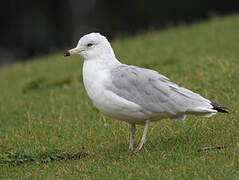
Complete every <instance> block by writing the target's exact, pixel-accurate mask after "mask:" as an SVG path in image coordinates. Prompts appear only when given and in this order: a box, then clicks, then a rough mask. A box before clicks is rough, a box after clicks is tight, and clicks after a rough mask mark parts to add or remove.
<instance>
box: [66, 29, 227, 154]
mask: <svg viewBox="0 0 239 180" xmlns="http://www.w3.org/2000/svg"><path fill="white" fill-rule="evenodd" d="M70 55H80V56H82V57H83V60H84V63H83V82H84V86H85V89H86V92H87V94H88V96H89V98H90V99H91V101H92V103H93V104H94V106H95V107H96V108H98V109H99V111H100V112H102V113H103V114H104V115H106V116H108V117H111V118H113V119H117V120H122V121H125V122H127V123H129V124H131V133H130V139H129V149H130V150H131V151H132V150H133V141H134V134H135V126H136V124H137V125H144V130H143V135H142V138H141V141H140V143H139V145H138V146H137V148H136V149H135V152H137V151H139V150H141V149H142V147H143V146H144V144H145V142H146V134H147V130H148V126H149V123H150V122H153V121H159V120H160V119H164V118H170V119H181V120H184V119H185V118H186V115H188V114H195V115H201V116H204V117H210V116H212V115H214V114H216V113H217V112H221V113H228V111H226V110H225V109H228V108H227V107H225V106H221V105H219V104H216V103H214V102H212V101H210V100H208V99H206V98H204V97H202V96H200V95H199V94H197V93H194V92H192V91H190V90H188V89H186V88H183V87H180V86H178V85H177V84H175V83H173V82H171V81H170V80H169V79H168V78H167V77H165V76H163V75H161V74H159V73H158V72H156V71H154V70H150V69H145V68H141V67H137V66H133V65H126V64H122V63H121V62H119V61H118V60H117V58H116V57H115V54H114V51H113V49H112V47H111V45H110V43H109V41H108V40H107V38H106V37H105V36H103V35H101V34H100V33H90V34H87V35H84V36H83V37H81V38H80V40H79V42H78V44H77V46H76V48H73V49H70V50H68V51H67V52H66V53H65V55H64V56H70Z"/></svg>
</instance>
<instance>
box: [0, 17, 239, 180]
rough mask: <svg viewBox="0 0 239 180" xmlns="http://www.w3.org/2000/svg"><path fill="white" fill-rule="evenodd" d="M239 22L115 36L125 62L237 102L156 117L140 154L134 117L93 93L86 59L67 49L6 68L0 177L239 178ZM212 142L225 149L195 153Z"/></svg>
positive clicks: (1, 80)
mask: <svg viewBox="0 0 239 180" xmlns="http://www.w3.org/2000/svg"><path fill="white" fill-rule="evenodd" d="M238 29H239V16H238V15H235V16H229V17H224V18H221V17H220V18H212V19H210V20H209V21H207V22H201V23H197V24H194V25H190V26H186V25H182V26H179V27H176V28H169V29H168V30H165V31H160V32H159V31H150V32H147V33H144V34H141V35H138V36H136V37H130V38H118V39H116V40H115V41H113V42H112V45H113V48H114V50H115V53H116V56H117V57H118V58H119V59H120V60H121V61H122V62H123V63H127V64H133V65H138V66H142V67H147V68H152V69H154V70H157V71H159V72H160V73H161V74H164V75H166V76H168V77H169V78H170V79H171V80H172V81H174V82H176V83H178V84H180V85H182V86H184V87H186V88H189V89H191V90H193V91H196V92H198V93H200V94H202V95H203V96H205V97H207V98H209V99H211V100H212V101H215V102H217V103H219V104H222V105H225V106H228V107H231V110H230V114H217V115H216V116H213V117H211V118H208V119H207V118H202V117H196V116H189V117H188V118H187V120H186V121H176V122H174V121H171V120H167V119H166V120H162V121H160V122H158V123H151V125H150V128H149V132H148V136H147V143H146V145H145V147H144V149H143V150H142V151H141V152H139V153H137V154H134V153H131V152H129V151H128V141H129V129H130V127H129V125H128V124H126V123H124V122H120V121H115V120H112V119H109V118H107V117H104V116H103V115H102V114H101V113H100V112H99V111H98V110H97V109H95V108H94V107H93V105H92V103H91V102H90V101H89V99H88V97H87V94H86V92H85V90H84V85H83V83H82V73H81V69H82V59H81V58H80V57H71V58H67V59H66V58H64V57H63V53H64V52H61V53H59V54H54V55H51V56H47V57H42V58H38V59H34V60H33V61H29V62H26V63H18V64H14V65H11V66H8V67H2V68H0V179H1V178H13V179H14V178H19V179H37V178H40V179H80V178H82V179H238V178H239V114H238V113H239V107H238V97H239V96H238V91H239V83H238V82H239V50H238V49H239V33H238ZM137 127H138V128H137V132H136V141H137V142H138V141H139V140H140V137H141V133H142V127H140V126H137ZM215 145H226V146H227V148H225V149H221V150H210V151H207V152H200V153H198V152H197V150H198V149H199V148H202V147H207V146H215Z"/></svg>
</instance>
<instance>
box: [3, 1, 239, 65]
mask: <svg viewBox="0 0 239 180" xmlns="http://www.w3.org/2000/svg"><path fill="white" fill-rule="evenodd" d="M238 11H239V6H237V5H236V2H235V1H232V2H230V1H216V2H215V1H209V0H180V1H179V0H167V1H165V0H118V1H113V0H57V1H56V0H52V1H50V0H49V1H44V0H22V1H19V0H18V1H17V0H8V1H5V0H3V1H1V5H0V20H1V28H0V64H3V63H10V62H14V61H17V60H27V59H29V58H30V57H33V56H39V55H44V54H47V53H51V52H54V51H57V50H59V49H63V48H66V47H72V46H73V45H76V43H77V41H78V40H79V38H80V37H81V36H82V35H83V34H86V33H89V32H92V31H98V32H101V33H103V34H104V35H106V36H107V37H108V38H114V37H115V36H116V35H117V34H123V35H135V34H136V33H138V32H140V31H143V30H147V29H149V28H157V29H162V28H165V27H168V26H172V25H173V26H174V25H177V24H182V23H193V22H195V21H199V20H204V19H206V18H208V17H210V16H212V15H226V14H230V13H236V12H238Z"/></svg>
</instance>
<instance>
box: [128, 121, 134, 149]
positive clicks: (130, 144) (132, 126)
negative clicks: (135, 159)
mask: <svg viewBox="0 0 239 180" xmlns="http://www.w3.org/2000/svg"><path fill="white" fill-rule="evenodd" d="M134 134H135V123H132V124H131V132H130V139H129V150H130V151H133V148H134Z"/></svg>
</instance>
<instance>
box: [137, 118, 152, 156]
mask: <svg viewBox="0 0 239 180" xmlns="http://www.w3.org/2000/svg"><path fill="white" fill-rule="evenodd" d="M148 127H149V120H146V122H145V125H144V131H143V136H142V138H141V141H140V143H139V145H138V147H137V148H136V149H135V151H134V152H137V151H139V150H141V149H142V147H143V146H144V143H145V141H146V134H147V130H148Z"/></svg>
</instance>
